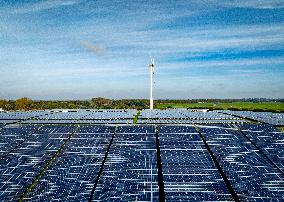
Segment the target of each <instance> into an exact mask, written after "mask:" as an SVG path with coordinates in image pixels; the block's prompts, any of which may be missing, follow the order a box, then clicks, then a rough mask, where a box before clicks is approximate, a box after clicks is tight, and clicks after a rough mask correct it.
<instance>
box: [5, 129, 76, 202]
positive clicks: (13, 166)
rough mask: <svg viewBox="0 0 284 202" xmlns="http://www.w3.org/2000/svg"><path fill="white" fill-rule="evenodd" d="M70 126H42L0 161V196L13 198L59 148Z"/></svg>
mask: <svg viewBox="0 0 284 202" xmlns="http://www.w3.org/2000/svg"><path fill="white" fill-rule="evenodd" d="M73 129H74V127H66V126H56V127H53V128H52V127H50V126H48V127H42V128H40V129H39V130H38V131H37V132H36V133H35V134H33V135H32V136H31V137H30V138H28V140H26V141H25V142H24V143H23V144H21V146H20V147H18V148H17V149H16V150H14V151H13V152H12V153H10V154H9V155H7V157H6V158H5V159H3V160H2V161H1V164H0V173H1V175H0V198H1V200H2V201H16V200H18V199H19V197H20V195H21V194H22V193H23V192H25V191H26V189H27V187H28V186H29V185H30V184H31V182H32V181H33V180H34V179H35V177H36V176H37V175H38V174H39V173H40V171H41V169H43V167H44V166H45V165H46V163H47V162H48V160H49V159H50V158H51V157H52V156H53V155H54V153H55V152H56V151H57V150H58V149H59V147H60V146H61V145H62V143H63V142H64V140H65V139H66V138H67V137H68V136H69V134H67V132H69V133H70V132H71V131H72V130H73Z"/></svg>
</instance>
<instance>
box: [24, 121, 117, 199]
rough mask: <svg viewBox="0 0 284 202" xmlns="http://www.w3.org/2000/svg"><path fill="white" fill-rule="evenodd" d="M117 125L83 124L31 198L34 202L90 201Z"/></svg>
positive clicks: (29, 196) (29, 197)
mask: <svg viewBox="0 0 284 202" xmlns="http://www.w3.org/2000/svg"><path fill="white" fill-rule="evenodd" d="M113 133H114V127H107V126H81V127H80V128H79V129H78V131H77V132H76V133H75V134H74V135H73V136H72V138H71V140H70V141H69V142H68V144H67V145H66V147H65V148H64V149H63V150H62V152H61V153H60V155H59V156H58V157H57V159H56V161H55V163H54V164H53V165H52V166H50V168H49V169H48V170H47V171H46V173H45V174H44V175H43V176H42V178H41V179H40V181H39V183H38V185H37V186H36V188H35V190H33V191H32V192H31V193H30V194H29V195H28V197H27V199H29V200H32V201H50V200H58V201H74V200H76V201H88V199H89V197H90V193H91V190H92V188H93V185H94V182H95V180H96V177H97V175H98V172H99V169H100V166H101V164H102V161H103V158H104V156H105V153H106V150H107V147H108V145H109V143H110V140H111V137H112V135H113Z"/></svg>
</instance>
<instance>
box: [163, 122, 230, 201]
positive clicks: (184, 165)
mask: <svg viewBox="0 0 284 202" xmlns="http://www.w3.org/2000/svg"><path fill="white" fill-rule="evenodd" d="M159 133H160V135H159V142H160V148H161V158H162V163H163V176H164V183H165V185H164V186H165V195H166V200H167V201H232V200H233V198H232V196H231V194H230V193H229V192H228V190H227V188H226V185H225V183H224V182H223V180H222V177H221V175H220V173H219V172H218V170H217V169H216V167H215V166H214V164H213V161H212V159H211V158H210V155H209V153H208V152H207V150H206V148H205V145H204V144H203V142H202V140H201V138H200V137H199V135H198V133H197V132H196V130H195V129H194V128H193V127H186V126H176V127H172V126H161V127H160V129H159Z"/></svg>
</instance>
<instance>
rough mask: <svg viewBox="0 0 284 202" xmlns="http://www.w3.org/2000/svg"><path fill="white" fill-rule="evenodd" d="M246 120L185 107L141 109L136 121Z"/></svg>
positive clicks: (190, 122)
mask: <svg viewBox="0 0 284 202" xmlns="http://www.w3.org/2000/svg"><path fill="white" fill-rule="evenodd" d="M245 122H247V120H244V119H243V118H239V117H235V116H232V115H228V114H224V113H219V111H203V112H202V111H192V110H187V109H166V110H159V109H154V110H149V109H145V110H142V111H141V113H140V115H139V119H138V123H140V124H145V123H155V124H193V123H196V124H210V123H245Z"/></svg>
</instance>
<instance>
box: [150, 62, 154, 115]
mask: <svg viewBox="0 0 284 202" xmlns="http://www.w3.org/2000/svg"><path fill="white" fill-rule="evenodd" d="M149 69H150V110H152V109H153V108H154V100H153V75H154V58H152V60H151V64H150V65H149Z"/></svg>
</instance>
